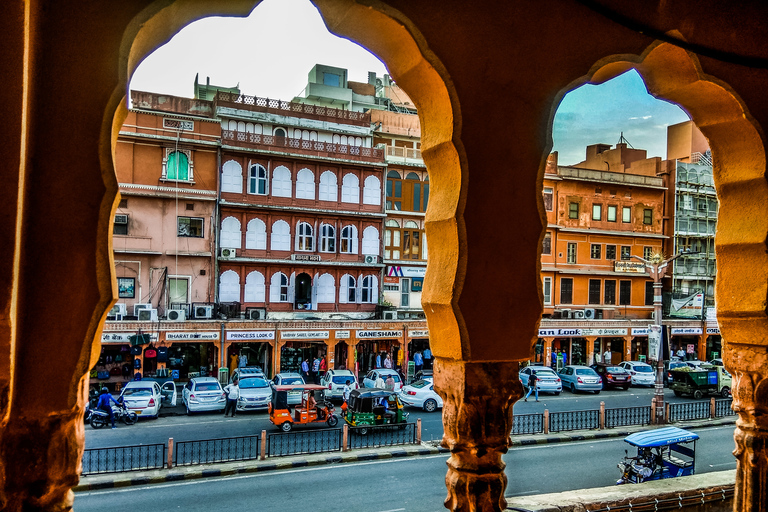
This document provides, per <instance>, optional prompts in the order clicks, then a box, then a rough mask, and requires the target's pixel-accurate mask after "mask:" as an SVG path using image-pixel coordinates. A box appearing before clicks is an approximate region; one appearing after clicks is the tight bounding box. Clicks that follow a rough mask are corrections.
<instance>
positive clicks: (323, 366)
mask: <svg viewBox="0 0 768 512" xmlns="http://www.w3.org/2000/svg"><path fill="white" fill-rule="evenodd" d="M327 368H328V367H327V365H326V363H325V356H323V357H321V358H320V376H321V377H322V376H323V375H325V372H326V370H327Z"/></svg>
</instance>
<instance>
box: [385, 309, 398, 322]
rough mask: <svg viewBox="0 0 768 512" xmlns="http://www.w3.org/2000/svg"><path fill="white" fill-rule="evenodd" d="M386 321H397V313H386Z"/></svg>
mask: <svg viewBox="0 0 768 512" xmlns="http://www.w3.org/2000/svg"><path fill="white" fill-rule="evenodd" d="M384 320H397V311H384Z"/></svg>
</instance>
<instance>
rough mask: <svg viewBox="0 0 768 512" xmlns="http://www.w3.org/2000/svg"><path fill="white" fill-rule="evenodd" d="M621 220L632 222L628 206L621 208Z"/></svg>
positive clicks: (630, 209)
mask: <svg viewBox="0 0 768 512" xmlns="http://www.w3.org/2000/svg"><path fill="white" fill-rule="evenodd" d="M621 222H632V208H630V207H629V206H623V207H622V208H621Z"/></svg>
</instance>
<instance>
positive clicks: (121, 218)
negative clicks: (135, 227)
mask: <svg viewBox="0 0 768 512" xmlns="http://www.w3.org/2000/svg"><path fill="white" fill-rule="evenodd" d="M112 234H113V235H127V234H128V216H127V215H125V214H117V215H115V223H114V224H113V225H112Z"/></svg>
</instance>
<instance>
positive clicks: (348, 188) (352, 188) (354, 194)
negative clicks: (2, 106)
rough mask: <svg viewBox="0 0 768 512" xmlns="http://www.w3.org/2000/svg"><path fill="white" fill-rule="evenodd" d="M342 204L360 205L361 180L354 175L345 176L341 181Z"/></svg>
mask: <svg viewBox="0 0 768 512" xmlns="http://www.w3.org/2000/svg"><path fill="white" fill-rule="evenodd" d="M341 202H342V203H354V204H360V180H359V179H358V178H357V176H355V175H354V174H351V173H350V174H345V175H344V177H343V178H342V180H341Z"/></svg>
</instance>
